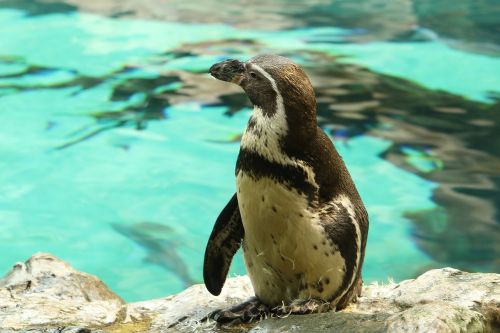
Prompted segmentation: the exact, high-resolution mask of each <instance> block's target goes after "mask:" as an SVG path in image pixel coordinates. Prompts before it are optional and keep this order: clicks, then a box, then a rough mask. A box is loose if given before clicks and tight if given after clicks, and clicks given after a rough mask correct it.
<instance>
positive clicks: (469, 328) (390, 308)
mask: <svg viewBox="0 0 500 333" xmlns="http://www.w3.org/2000/svg"><path fill="white" fill-rule="evenodd" d="M252 293H253V291H252V287H251V285H250V281H249V280H248V278H247V277H237V278H231V279H228V280H227V281H226V285H225V287H224V289H223V291H222V294H221V295H220V296H218V297H214V296H212V295H210V294H209V293H208V292H207V291H206V290H205V288H204V286H203V285H195V286H192V287H190V288H188V289H186V290H185V291H183V292H181V293H179V294H176V295H172V296H169V297H165V298H161V299H156V300H150V301H144V302H136V303H128V304H127V303H125V302H124V301H123V300H122V299H121V298H120V297H119V296H117V295H116V294H114V293H113V292H112V291H111V290H110V289H109V288H108V287H107V286H106V285H105V284H104V283H103V282H102V281H100V280H99V279H98V278H96V277H94V276H92V275H89V274H85V273H81V272H78V271H76V270H75V269H73V268H72V267H71V266H70V265H69V264H67V263H66V262H64V261H62V260H60V259H58V258H56V257H54V256H52V255H50V254H45V253H39V254H35V255H34V256H32V257H31V258H30V259H28V261H26V262H25V263H17V264H15V265H14V267H13V268H12V270H11V271H10V272H8V273H7V274H6V276H5V277H4V278H2V279H0V332H47V333H49V332H50V333H56V332H64V333H77V332H78V333H90V332H96V333H97V332H100V333H102V332H112V333H114V332H116V333H118V332H193V331H194V332H335V331H341V332H497V331H500V274H494V273H466V272H462V271H459V270H456V269H452V268H443V269H436V270H431V271H428V272H426V273H424V274H422V275H421V276H419V277H418V278H416V279H414V280H405V281H402V282H400V283H397V284H396V283H390V284H387V285H376V284H373V285H368V286H364V288H363V294H362V297H361V298H360V299H359V301H358V303H357V304H355V305H352V306H350V307H348V308H347V309H345V310H343V311H341V312H336V313H333V312H329V313H322V314H313V315H306V316H287V317H286V318H270V319H266V320H263V321H261V322H260V323H257V324H253V325H246V326H241V325H239V326H232V327H217V326H216V325H215V324H214V323H213V322H201V321H200V320H201V319H202V318H203V317H205V316H206V315H207V314H208V313H209V312H211V311H213V310H215V309H217V308H221V307H227V306H230V305H232V304H236V303H238V302H240V301H242V300H244V299H246V298H248V297H250V296H251V295H252Z"/></svg>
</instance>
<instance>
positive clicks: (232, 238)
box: [203, 193, 245, 296]
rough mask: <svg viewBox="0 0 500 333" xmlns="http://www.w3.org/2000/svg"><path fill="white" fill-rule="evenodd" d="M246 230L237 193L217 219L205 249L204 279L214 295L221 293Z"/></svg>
mask: <svg viewBox="0 0 500 333" xmlns="http://www.w3.org/2000/svg"><path fill="white" fill-rule="evenodd" d="M244 234H245V231H244V229H243V223H242V222H241V215H240V209H239V207H238V198H237V196H236V193H235V194H234V195H233V197H232V198H231V200H229V202H228V203H227V205H226V207H224V209H223V210H222V212H221V213H220V215H219V217H218V218H217V221H215V225H214V228H213V230H212V234H211V235H210V238H209V240H208V244H207V247H206V249H205V259H204V262H203V280H204V281H205V286H206V287H207V289H208V291H209V292H210V293H211V294H212V295H215V296H217V295H219V294H220V292H221V290H222V286H223V285H224V282H225V281H226V276H227V272H228V271H229V266H230V265H231V261H232V259H233V256H234V254H235V253H236V251H238V249H239V248H240V246H241V242H242V240H243V236H244Z"/></svg>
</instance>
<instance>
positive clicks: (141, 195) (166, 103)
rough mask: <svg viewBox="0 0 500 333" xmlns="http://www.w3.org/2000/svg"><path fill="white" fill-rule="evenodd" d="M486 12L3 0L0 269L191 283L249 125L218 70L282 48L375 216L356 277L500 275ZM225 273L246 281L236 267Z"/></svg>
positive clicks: (118, 284)
mask: <svg viewBox="0 0 500 333" xmlns="http://www.w3.org/2000/svg"><path fill="white" fill-rule="evenodd" d="M490 2H491V1H481V2H479V3H476V4H475V5H472V4H471V3H470V2H463V3H461V4H460V5H459V6H454V7H453V11H451V10H450V11H448V10H447V8H448V7H447V6H444V4H442V3H441V2H439V3H436V4H435V5H434V4H433V3H431V2H430V1H424V0H420V1H417V0H415V1H393V2H390V3H389V2H383V1H362V2H361V3H360V4H359V5H356V6H354V5H353V4H352V2H347V1H321V0H317V1H313V2H309V3H307V5H305V4H294V5H290V6H286V11H285V10H283V8H285V7H283V4H282V3H281V2H276V3H273V4H267V3H266V2H262V3H261V4H260V7H259V6H250V7H248V8H246V9H245V10H244V11H243V10H241V6H240V5H239V4H236V3H234V2H227V3H226V2H224V3H225V8H226V10H224V11H220V10H218V11H214V12H213V13H210V15H206V13H205V14H203V15H202V13H203V11H204V10H206V9H205V8H210V7H214V8H215V6H207V7H204V9H203V11H202V12H200V11H201V9H200V8H199V7H197V6H191V5H189V4H187V3H185V2H180V1H168V2H167V1H165V2H158V1H142V2H138V1H133V0H129V1H106V2H102V1H85V2H83V1H77V0H69V1H64V2H55V1H53V2H47V3H46V2H43V1H0V22H3V26H4V27H5V29H3V31H0V40H2V41H3V43H4V44H3V47H2V48H1V49H0V122H1V123H2V124H3V126H4V129H3V130H2V131H1V132H0V153H1V154H2V156H4V159H5V161H6V162H7V163H6V164H4V165H0V168H1V171H2V172H1V175H2V176H0V188H1V189H2V194H1V195H0V217H1V219H2V221H4V223H3V225H2V226H0V229H1V230H0V231H1V232H0V235H1V236H0V237H1V239H2V242H0V252H2V253H4V254H5V255H4V256H3V257H2V258H1V259H0V260H1V261H0V265H1V267H0V269H4V270H5V269H7V267H8V265H10V264H12V262H13V261H15V260H21V259H24V258H25V257H27V256H28V255H30V254H31V253H32V252H34V251H39V250H43V251H51V252H54V253H55V254H57V255H60V256H62V257H63V258H65V259H68V260H70V261H71V262H72V263H74V264H75V265H76V266H77V267H78V268H81V269H84V270H87V271H89V272H92V273H95V274H99V275H100V276H102V277H103V279H104V280H105V281H106V282H107V283H109V284H110V285H111V287H112V288H113V289H115V290H117V291H118V292H119V293H120V294H121V295H123V296H124V297H125V298H128V299H131V300H134V299H144V298H149V297H158V296H162V295H164V294H167V293H172V292H175V291H178V290H180V289H181V288H183V287H184V286H185V285H188V284H191V283H193V281H198V280H200V279H201V265H202V259H203V258H202V253H203V249H204V245H205V242H206V239H207V237H208V234H209V232H210V230H211V226H212V223H213V221H214V219H215V217H216V216H217V213H218V212H219V211H220V209H221V207H222V206H223V205H224V203H225V202H226V201H227V198H229V197H230V195H231V193H232V192H233V191H234V183H233V182H234V179H233V178H234V177H233V168H234V159H235V158H236V154H237V150H238V144H237V142H238V138H239V135H240V134H241V132H242V130H243V128H244V126H245V124H246V121H247V119H248V115H249V112H250V111H249V108H250V105H249V103H248V100H247V98H246V97H245V95H244V94H243V93H242V92H241V91H240V90H239V89H238V88H237V87H235V86H231V85H227V84H225V83H223V82H220V81H214V80H212V79H211V78H210V77H209V76H208V75H207V74H205V73H206V71H207V69H208V68H209V66H210V65H211V64H213V63H214V62H216V61H219V60H220V59H222V58H225V57H237V58H242V59H246V58H249V57H251V56H253V55H255V54H257V53H262V52H273V53H280V54H283V55H285V56H288V57H291V58H293V59H294V60H295V61H297V62H299V63H300V64H301V65H302V66H303V67H304V68H305V69H306V71H307V72H308V74H309V75H310V77H311V79H312V82H313V85H314V87H315V90H316V93H317V98H318V122H319V124H320V126H322V127H323V128H324V129H325V130H326V131H327V132H328V133H329V134H331V135H332V137H335V139H336V145H337V147H338V149H339V151H340V152H341V154H342V155H343V157H344V159H345V160H346V163H347V165H348V166H349V168H350V170H351V173H352V174H353V176H354V178H355V179H356V182H357V184H358V187H359V190H360V192H361V195H362V196H363V198H364V200H365V202H366V205H367V207H368V211H369V214H370V217H371V230H370V236H369V243H368V249H367V259H366V265H365V268H364V276H365V280H367V281H370V280H374V279H377V280H385V279H386V278H387V275H390V276H392V277H394V278H396V279H403V278H409V277H413V276H415V275H416V274H418V273H419V272H421V271H423V270H425V269H428V268H430V267H441V266H454V267H458V268H462V269H465V270H472V271H500V262H499V259H498V258H500V241H499V240H500V229H499V221H500V216H499V212H498V207H500V193H499V187H500V177H499V176H500V149H499V147H500V136H499V135H498V133H500V119H499V117H500V102H499V98H498V97H499V95H498V93H499V91H498V87H500V79H499V78H500V58H495V57H494V56H485V55H484V54H490V55H494V54H496V53H495V52H497V50H498V49H497V47H498V40H496V38H498V36H499V34H496V33H494V32H495V29H498V26H500V25H497V26H496V27H495V26H494V24H493V23H495V22H494V21H495V19H494V17H493V16H490V15H483V13H484V11H485V10H486V9H489V8H490V7H491V8H492V6H491V3H490ZM218 3H219V2H218ZM443 3H444V2H443ZM2 7H3V8H17V9H20V10H21V11H18V10H16V11H12V10H6V9H1V8H2ZM174 7H175V9H174ZM160 9H161V10H160ZM79 10H80V11H94V12H99V13H101V14H104V15H108V16H112V17H120V19H116V18H112V19H110V18H105V17H100V16H93V15H88V14H79V13H78V12H77V11H79ZM26 13H27V14H29V15H30V16H24V15H25V14H26ZM47 13H51V14H50V15H47ZM56 13H59V14H56ZM64 13H66V14H64ZM131 17H141V18H148V19H151V18H160V19H162V20H168V21H178V22H190V24H184V23H173V22H158V21H148V20H136V19H132V18H131ZM256 17H257V18H258V20H257V21H255V18H256ZM496 17H498V16H496ZM360 18H363V19H360ZM395 18H398V19H395ZM497 20H498V19H497ZM200 21H201V22H204V23H220V22H225V23H231V24H232V25H233V26H235V27H238V29H236V28H230V27H228V26H225V25H220V24H206V25H202V26H198V25H195V24H192V23H193V22H200ZM252 22H254V24H255V22H259V23H262V24H261V25H260V24H259V29H258V30H252V29H250V28H251V27H252ZM444 22H448V23H449V24H445V23H444ZM497 23H498V22H497ZM360 24H361V25H360ZM452 24H454V29H452V30H450V29H451V28H450V27H451V26H452ZM311 26H313V28H307V29H302V28H303V27H311ZM325 26H340V27H342V28H344V29H339V28H325ZM282 28H287V30H282V31H281V30H276V31H274V30H275V29H282ZM290 28H299V29H291V30H290ZM33 31H37V34H36V35H33V34H32V32H33ZM12 36H16V38H12ZM7 37H8V38H7ZM368 41H376V42H371V43H368ZM359 43H361V44H359ZM363 43H366V44H363ZM445 44H446V45H451V46H452V47H453V48H457V49H450V48H448V47H447V46H445ZM463 50H465V51H466V52H464V51H463ZM475 53H481V55H478V54H475ZM436 59H438V60H439V59H440V60H439V61H436ZM394 75H397V76H399V77H397V76H394ZM414 81H416V82H414ZM434 89H437V90H434ZM126 221H127V222H126ZM128 221H160V222H161V223H160V222H158V223H151V222H143V223H136V224H133V223H132V224H131V223H130V222H128ZM25 230H29V232H26V231H25ZM82 234H85V235H89V236H88V237H84V239H82V237H81V235H82ZM54 235H58V237H54ZM123 236H125V237H123ZM103 253H105V255H103ZM124 258H125V259H126V260H123V259H124ZM122 261H123V266H122V267H114V266H113V263H115V262H122ZM145 261H146V262H145ZM165 272H166V273H165ZM232 272H233V273H238V274H241V273H243V272H244V269H243V266H242V262H241V258H240V259H238V260H236V262H235V264H234V267H233V268H232Z"/></svg>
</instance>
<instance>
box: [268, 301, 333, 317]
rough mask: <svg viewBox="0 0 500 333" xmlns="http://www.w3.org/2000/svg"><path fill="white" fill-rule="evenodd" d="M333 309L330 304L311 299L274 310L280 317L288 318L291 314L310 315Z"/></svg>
mask: <svg viewBox="0 0 500 333" xmlns="http://www.w3.org/2000/svg"><path fill="white" fill-rule="evenodd" d="M331 309H332V306H331V304H330V302H325V301H324V300H320V299H316V298H311V299H307V300H297V301H294V302H293V303H291V304H289V305H282V306H277V307H275V308H273V313H274V314H276V315H277V316H278V317H282V316H288V315H291V314H309V313H322V312H327V311H330V310H331Z"/></svg>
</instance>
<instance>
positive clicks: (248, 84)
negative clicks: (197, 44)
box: [210, 55, 316, 128]
mask: <svg viewBox="0 0 500 333" xmlns="http://www.w3.org/2000/svg"><path fill="white" fill-rule="evenodd" d="M210 74H212V76H214V77H215V78H216V79H219V80H223V81H227V82H232V83H235V84H237V85H239V86H241V87H242V88H243V90H244V91H245V93H246V94H247V96H248V98H249V99H250V101H251V102H252V104H253V105H254V106H257V107H259V108H260V109H262V110H263V113H264V114H265V115H267V116H268V117H272V116H273V115H274V114H275V113H276V112H277V110H278V109H279V108H284V111H285V114H286V117H287V119H288V122H293V121H298V122H300V123H302V124H303V125H305V124H306V123H308V122H309V123H311V124H312V125H313V126H314V128H315V127H316V97H315V95H314V90H313V88H312V85H311V82H310V81H309V78H308V77H307V75H306V74H305V72H304V71H303V70H302V69H301V68H300V67H299V66H298V65H297V64H295V63H294V62H292V61H291V60H289V59H287V58H285V57H282V56H278V55H259V56H256V57H254V58H251V59H250V60H248V61H245V62H241V61H239V60H235V59H230V60H225V61H222V62H219V63H216V64H214V65H213V66H212V67H211V68H210Z"/></svg>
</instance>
